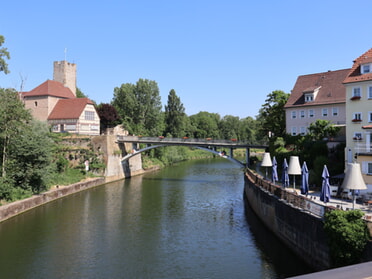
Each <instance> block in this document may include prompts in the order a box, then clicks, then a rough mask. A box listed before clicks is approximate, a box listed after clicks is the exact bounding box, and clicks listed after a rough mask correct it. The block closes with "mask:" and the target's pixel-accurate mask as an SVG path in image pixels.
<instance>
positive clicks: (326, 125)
mask: <svg viewBox="0 0 372 279" xmlns="http://www.w3.org/2000/svg"><path fill="white" fill-rule="evenodd" d="M308 130H309V136H310V137H311V138H312V139H313V140H323V139H324V138H327V137H335V136H336V135H337V133H338V132H339V131H340V127H336V126H335V125H333V124H332V123H331V121H328V120H323V119H318V120H316V121H315V122H313V123H310V126H309V128H308Z"/></svg>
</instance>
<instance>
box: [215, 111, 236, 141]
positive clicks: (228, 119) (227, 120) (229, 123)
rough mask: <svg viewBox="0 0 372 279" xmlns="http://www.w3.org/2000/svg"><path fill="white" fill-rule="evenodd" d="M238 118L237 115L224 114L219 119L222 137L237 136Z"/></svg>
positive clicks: (230, 137)
mask: <svg viewBox="0 0 372 279" xmlns="http://www.w3.org/2000/svg"><path fill="white" fill-rule="evenodd" d="M239 126H240V120H239V117H238V116H232V115H225V116H224V117H223V118H222V119H221V121H220V125H219V127H220V133H221V137H222V138H224V139H232V138H239Z"/></svg>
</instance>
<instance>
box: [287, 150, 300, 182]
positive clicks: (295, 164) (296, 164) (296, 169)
mask: <svg viewBox="0 0 372 279" xmlns="http://www.w3.org/2000/svg"><path fill="white" fill-rule="evenodd" d="M288 174H291V175H293V189H296V179H295V175H300V174H301V166H300V161H299V159H298V156H291V157H290V158H289V166H288Z"/></svg>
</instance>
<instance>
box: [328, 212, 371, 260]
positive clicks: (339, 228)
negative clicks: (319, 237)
mask: <svg viewBox="0 0 372 279" xmlns="http://www.w3.org/2000/svg"><path fill="white" fill-rule="evenodd" d="M362 216H363V212H361V211H360V210H350V211H342V210H333V211H329V212H327V213H326V214H325V222H324V229H325V231H326V233H327V236H328V238H329V244H330V250H331V256H332V261H333V264H334V266H344V265H350V264H355V263H358V262H359V260H360V258H361V255H362V252H363V250H364V248H365V246H366V244H367V241H368V239H369V233H368V229H367V226H366V224H365V223H364V221H363V220H362V218H361V217H362Z"/></svg>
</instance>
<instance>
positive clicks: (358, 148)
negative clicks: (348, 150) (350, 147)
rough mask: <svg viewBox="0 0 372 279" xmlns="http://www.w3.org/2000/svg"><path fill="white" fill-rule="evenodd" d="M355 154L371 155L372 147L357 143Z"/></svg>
mask: <svg viewBox="0 0 372 279" xmlns="http://www.w3.org/2000/svg"><path fill="white" fill-rule="evenodd" d="M354 152H355V153H357V154H359V153H364V154H368V153H371V154H372V145H371V144H370V145H366V144H365V143H364V144H363V143H357V144H355V147H354Z"/></svg>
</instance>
